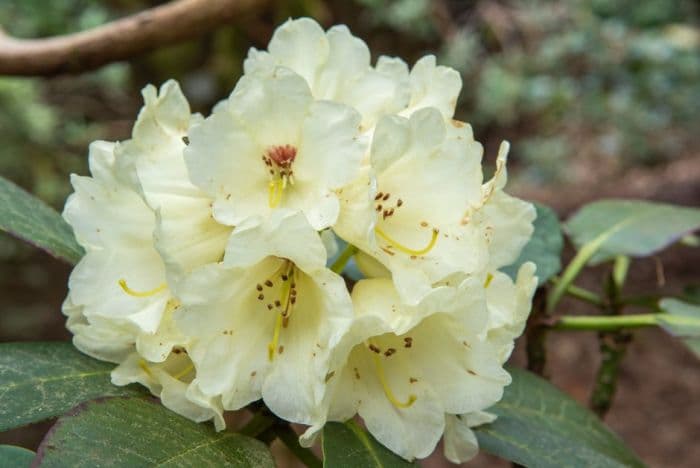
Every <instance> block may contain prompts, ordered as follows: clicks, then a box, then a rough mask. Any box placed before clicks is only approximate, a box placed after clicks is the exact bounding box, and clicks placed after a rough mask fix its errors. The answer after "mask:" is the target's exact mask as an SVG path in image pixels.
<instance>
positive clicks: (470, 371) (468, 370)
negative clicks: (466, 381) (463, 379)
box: [467, 369, 476, 375]
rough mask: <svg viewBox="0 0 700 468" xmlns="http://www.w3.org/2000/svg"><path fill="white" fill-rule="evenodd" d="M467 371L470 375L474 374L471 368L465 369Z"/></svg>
mask: <svg viewBox="0 0 700 468" xmlns="http://www.w3.org/2000/svg"><path fill="white" fill-rule="evenodd" d="M467 372H469V373H470V374H471V375H476V372H474V371H473V370H471V369H467Z"/></svg>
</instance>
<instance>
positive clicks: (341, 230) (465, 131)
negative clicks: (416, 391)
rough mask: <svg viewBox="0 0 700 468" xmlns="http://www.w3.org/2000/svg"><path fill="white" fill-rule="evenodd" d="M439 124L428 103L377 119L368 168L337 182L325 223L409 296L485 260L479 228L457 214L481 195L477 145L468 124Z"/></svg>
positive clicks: (420, 294)
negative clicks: (331, 217)
mask: <svg viewBox="0 0 700 468" xmlns="http://www.w3.org/2000/svg"><path fill="white" fill-rule="evenodd" d="M446 125H450V124H446V123H445V122H444V119H443V118H442V116H441V115H440V113H439V112H438V111H437V110H435V109H432V108H428V109H423V110H420V111H418V112H416V113H414V114H413V115H412V116H411V118H410V119H406V118H403V117H396V116H394V117H385V118H384V119H383V120H381V121H380V123H379V125H378V126H377V130H376V132H375V135H374V141H373V144H372V150H371V170H367V171H366V173H365V174H364V177H362V178H360V179H358V180H357V181H356V182H354V183H353V184H351V185H350V186H349V187H346V188H344V189H343V191H342V193H341V195H340V196H341V215H340V217H339V219H338V222H337V223H336V225H335V226H334V227H333V229H334V230H335V232H336V233H337V234H338V235H339V236H340V237H341V238H343V239H344V240H346V241H347V242H350V243H352V244H354V245H356V246H358V247H359V248H360V249H361V250H362V251H364V253H365V254H368V255H370V256H372V257H374V258H375V259H376V260H378V261H379V262H380V263H381V264H383V265H384V266H385V267H386V268H387V269H388V270H389V271H390V272H391V274H392V276H393V279H394V282H395V283H396V287H397V288H398V290H399V293H400V294H401V297H402V298H403V299H404V300H405V301H407V302H409V303H411V304H416V303H417V302H419V301H420V300H421V298H422V297H423V296H424V295H425V294H427V293H428V292H429V291H430V290H431V288H432V287H433V284H435V283H437V282H438V281H441V280H443V279H445V278H446V277H448V276H449V275H452V274H454V273H458V272H461V273H475V272H480V271H482V270H483V269H484V268H485V267H486V266H487V264H488V261H489V258H488V251H489V249H488V245H487V241H488V239H487V238H486V236H485V235H484V230H483V228H482V227H479V226H476V225H474V224H470V223H468V222H465V220H464V215H465V211H466V210H467V207H470V206H474V205H477V204H479V203H481V200H482V188H481V182H482V173H481V153H482V148H481V145H480V144H479V143H477V142H476V141H474V140H473V138H472V137H471V132H470V130H469V128H468V127H466V126H465V127H463V128H459V129H458V128H454V127H453V128H452V129H451V130H449V133H448V129H447V127H446ZM365 263H366V262H365Z"/></svg>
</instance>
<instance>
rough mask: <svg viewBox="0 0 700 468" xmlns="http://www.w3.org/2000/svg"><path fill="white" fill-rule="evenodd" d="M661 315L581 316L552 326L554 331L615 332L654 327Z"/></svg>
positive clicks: (560, 319)
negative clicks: (625, 329)
mask: <svg viewBox="0 0 700 468" xmlns="http://www.w3.org/2000/svg"><path fill="white" fill-rule="evenodd" d="M658 315H660V314H634V315H611V316H605V315H581V316H564V317H559V318H558V319H557V320H556V322H555V323H554V324H553V325H552V326H551V328H552V329H553V330H573V331H615V330H621V329H624V328H641V327H653V326H655V325H658V322H657V319H656V317H657V316H658Z"/></svg>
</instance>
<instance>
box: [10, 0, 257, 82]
mask: <svg viewBox="0 0 700 468" xmlns="http://www.w3.org/2000/svg"><path fill="white" fill-rule="evenodd" d="M265 3H267V1H266V0H176V1H173V2H171V3H168V4H165V5H162V6H158V7H155V8H151V9H149V10H146V11H143V12H141V13H138V14H135V15H133V16H128V17H126V18H122V19H119V20H116V21H113V22H111V23H107V24H105V25H102V26H98V27H96V28H94V29H90V30H88V31H83V32H79V33H75V34H68V35H64V36H56V37H50V38H46V39H15V38H12V37H10V36H8V35H6V34H5V33H3V31H2V30H0V75H24V76H37V75H44V76H49V75H57V74H60V73H79V72H83V71H87V70H92V69H95V68H98V67H100V66H102V65H105V64H107V63H111V62H116V61H119V60H124V59H127V58H129V57H133V56H135V55H137V54H140V53H142V52H146V51H148V50H152V49H155V48H158V47H161V46H164V45H167V44H172V43H175V42H178V41H182V40H186V39H190V38H193V37H196V36H198V35H200V34H203V33H206V32H207V31H211V30H212V29H214V28H216V27H217V26H220V25H222V24H226V23H229V22H231V20H233V19H234V18H236V17H238V16H240V15H242V14H244V13H248V12H251V11H253V10H255V9H257V8H259V7H262V6H263V5H264V4H265Z"/></svg>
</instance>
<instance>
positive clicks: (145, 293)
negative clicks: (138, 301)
mask: <svg viewBox="0 0 700 468" xmlns="http://www.w3.org/2000/svg"><path fill="white" fill-rule="evenodd" d="M118 282H119V286H121V288H122V289H123V290H124V292H125V293H127V294H128V295H129V296H134V297H150V296H153V295H155V294H158V293H159V292H161V291H164V290H165V288H167V287H168V285H167V284H165V283H163V284H161V285H160V286H156V287H155V288H153V289H149V290H148V291H135V290H133V289H131V288H130V287H129V286H128V285H127V284H126V280H125V279H124V278H122V279H120V280H119V281H118Z"/></svg>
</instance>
